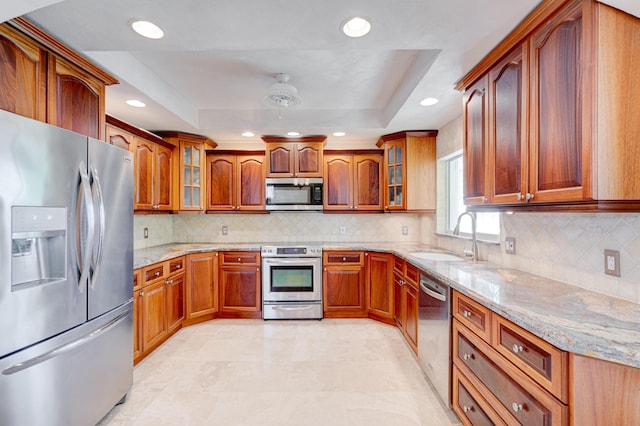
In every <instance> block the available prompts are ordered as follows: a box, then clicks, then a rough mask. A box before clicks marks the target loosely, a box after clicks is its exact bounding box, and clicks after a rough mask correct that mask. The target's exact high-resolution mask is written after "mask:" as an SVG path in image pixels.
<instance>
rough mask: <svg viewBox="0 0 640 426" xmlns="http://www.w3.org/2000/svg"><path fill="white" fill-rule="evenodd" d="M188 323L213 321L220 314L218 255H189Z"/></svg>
mask: <svg viewBox="0 0 640 426" xmlns="http://www.w3.org/2000/svg"><path fill="white" fill-rule="evenodd" d="M186 284H187V291H186V307H187V309H186V319H185V321H186V322H187V323H194V322H199V321H206V320H209V319H213V316H214V314H215V313H216V312H218V307H219V304H218V253H217V252H210V253H194V254H189V255H187V283H186Z"/></svg>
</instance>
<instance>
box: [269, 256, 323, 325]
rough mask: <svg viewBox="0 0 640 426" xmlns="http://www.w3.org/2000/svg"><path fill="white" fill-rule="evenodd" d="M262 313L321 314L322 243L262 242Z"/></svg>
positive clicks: (316, 316) (313, 316) (276, 316)
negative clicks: (272, 244) (285, 243)
mask: <svg viewBox="0 0 640 426" xmlns="http://www.w3.org/2000/svg"><path fill="white" fill-rule="evenodd" d="M261 253H262V317H263V318H264V319H320V318H322V247H320V246H302V245H295V246H263V247H262V249H261Z"/></svg>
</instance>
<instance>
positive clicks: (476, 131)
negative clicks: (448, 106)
mask: <svg viewBox="0 0 640 426" xmlns="http://www.w3.org/2000/svg"><path fill="white" fill-rule="evenodd" d="M623 34H624V35H623ZM638 46H640V19H638V18H636V17H633V16H631V15H628V14H626V13H624V12H622V11H619V10H617V9H614V8H612V7H610V6H607V5H605V4H602V3H600V2H597V1H593V0H567V1H562V0H548V1H544V2H542V3H541V4H540V6H539V7H538V8H537V9H536V10H535V11H533V12H532V13H531V15H529V17H527V18H526V19H525V20H524V21H522V23H521V24H520V25H519V26H518V27H516V29H514V31H513V32H512V33H511V34H510V35H508V36H507V37H506V38H505V39H504V41H503V42H502V43H500V44H499V45H498V46H497V47H496V48H495V49H494V51H492V52H491V53H490V54H489V55H488V56H487V57H486V58H485V59H484V60H483V61H482V62H480V63H479V64H478V65H477V66H476V67H475V68H474V69H473V70H472V71H471V72H470V73H469V74H468V75H467V76H465V77H464V78H463V79H462V80H461V81H460V82H459V84H458V88H459V89H464V90H465V96H464V99H465V103H464V121H465V134H464V136H465V142H464V148H465V199H466V203H467V204H478V206H475V207H474V208H475V209H478V210H480V209H482V207H481V206H480V205H482V204H485V205H488V206H489V207H490V208H495V207H496V206H497V207H500V206H505V208H507V207H508V208H512V207H518V208H548V209H567V208H571V209H574V210H576V209H582V210H595V209H600V210H605V211H606V210H612V211H636V210H639V209H640V183H638V182H640V179H633V178H632V179H629V177H630V176H633V177H638V176H640V153H639V151H638V150H637V149H635V145H636V144H635V139H636V138H635V137H634V136H633V135H634V134H637V132H636V131H635V130H633V129H638V128H639V126H640V107H638V103H637V102H636V101H635V100H634V95H633V94H634V93H636V91H637V90H636V89H637V88H640V74H638V73H633V72H629V70H632V69H636V68H637V66H638V65H640V59H638V56H637V55H635V54H634V53H633V52H634V51H635V50H637V48H638ZM483 157H484V158H483Z"/></svg>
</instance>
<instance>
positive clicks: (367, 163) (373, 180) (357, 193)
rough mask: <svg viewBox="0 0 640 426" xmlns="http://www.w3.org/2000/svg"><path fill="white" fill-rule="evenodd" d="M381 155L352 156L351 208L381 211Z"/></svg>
mask: <svg viewBox="0 0 640 426" xmlns="http://www.w3.org/2000/svg"><path fill="white" fill-rule="evenodd" d="M382 162H383V160H382V155H376V154H371V155H354V156H353V173H354V177H353V208H354V209H356V210H382V191H381V184H380V179H381V177H382ZM326 176H327V174H326V173H325V179H326Z"/></svg>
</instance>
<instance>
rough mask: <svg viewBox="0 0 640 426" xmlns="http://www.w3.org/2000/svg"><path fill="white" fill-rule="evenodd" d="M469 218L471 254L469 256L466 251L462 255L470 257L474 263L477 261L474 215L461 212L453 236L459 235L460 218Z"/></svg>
mask: <svg viewBox="0 0 640 426" xmlns="http://www.w3.org/2000/svg"><path fill="white" fill-rule="evenodd" d="M465 215H467V216H469V217H470V218H471V253H470V254H469V252H468V251H467V250H465V251H464V255H465V257H467V256H468V255H470V256H471V260H472V261H474V262H477V261H478V242H477V240H476V215H475V214H474V213H471V212H462V213H460V216H458V224H457V225H456V227H455V229H454V230H453V235H459V234H460V221H461V220H462V216H465Z"/></svg>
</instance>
